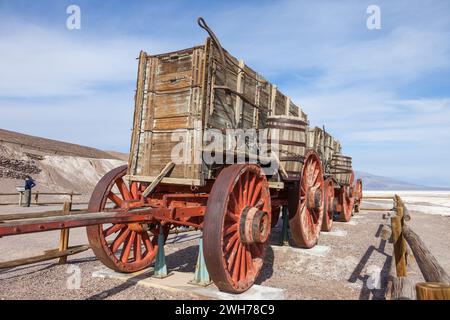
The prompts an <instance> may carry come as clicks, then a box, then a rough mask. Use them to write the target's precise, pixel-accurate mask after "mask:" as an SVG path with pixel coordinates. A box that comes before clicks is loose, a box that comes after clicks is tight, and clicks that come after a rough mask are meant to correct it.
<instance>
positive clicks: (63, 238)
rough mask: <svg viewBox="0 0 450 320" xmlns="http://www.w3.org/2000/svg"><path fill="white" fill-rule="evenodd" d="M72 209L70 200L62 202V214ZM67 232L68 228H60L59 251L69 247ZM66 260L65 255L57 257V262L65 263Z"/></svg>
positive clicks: (66, 213)
mask: <svg viewBox="0 0 450 320" xmlns="http://www.w3.org/2000/svg"><path fill="white" fill-rule="evenodd" d="M71 209H72V202H64V206H63V214H64V215H68V214H70V210H71ZM69 232H70V229H67V228H63V229H61V233H60V237H59V251H60V252H63V251H66V250H67V249H68V248H69ZM66 262H67V256H62V257H60V258H59V262H58V263H59V264H65V263H66Z"/></svg>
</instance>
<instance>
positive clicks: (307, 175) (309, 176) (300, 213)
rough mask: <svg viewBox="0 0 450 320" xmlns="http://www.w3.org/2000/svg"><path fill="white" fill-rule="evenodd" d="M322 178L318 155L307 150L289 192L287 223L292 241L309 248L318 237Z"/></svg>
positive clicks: (320, 219) (322, 199) (322, 187)
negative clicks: (294, 183) (300, 171)
mask: <svg viewBox="0 0 450 320" xmlns="http://www.w3.org/2000/svg"><path fill="white" fill-rule="evenodd" d="M323 202H324V181H323V172H322V163H321V161H320V157H319V155H318V154H317V153H316V152H315V151H313V150H310V151H308V152H307V153H306V155H305V162H304V165H303V169H302V173H301V176H300V182H299V183H298V185H297V187H296V189H295V190H294V191H293V192H290V193H289V226H290V228H291V235H292V239H293V241H294V243H295V244H296V245H297V246H299V247H303V248H312V247H314V246H315V245H316V244H317V241H318V239H319V233H320V228H321V226H322V219H323V209H324V208H323Z"/></svg>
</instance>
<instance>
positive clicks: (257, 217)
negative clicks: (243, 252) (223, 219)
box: [239, 207, 270, 244]
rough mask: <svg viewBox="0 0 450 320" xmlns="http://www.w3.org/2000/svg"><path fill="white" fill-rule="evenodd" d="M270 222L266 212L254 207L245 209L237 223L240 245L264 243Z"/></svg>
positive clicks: (267, 236) (267, 235)
mask: <svg viewBox="0 0 450 320" xmlns="http://www.w3.org/2000/svg"><path fill="white" fill-rule="evenodd" d="M269 233H270V222H269V215H268V214H267V212H265V211H263V210H260V209H258V208H256V207H245V208H244V210H243V211H242V214H241V219H240V223H239V235H240V240H241V242H242V243H246V244H252V243H264V242H266V241H267V239H268V238H269Z"/></svg>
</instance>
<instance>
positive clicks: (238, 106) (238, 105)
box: [234, 59, 245, 128]
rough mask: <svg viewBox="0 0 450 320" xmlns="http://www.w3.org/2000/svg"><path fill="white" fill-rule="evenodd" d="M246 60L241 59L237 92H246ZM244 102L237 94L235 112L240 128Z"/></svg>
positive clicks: (237, 124) (237, 125)
mask: <svg viewBox="0 0 450 320" xmlns="http://www.w3.org/2000/svg"><path fill="white" fill-rule="evenodd" d="M244 67H245V64H244V60H242V59H241V60H239V71H238V74H237V79H236V92H238V93H241V94H242V93H243V92H244V83H245V81H243V80H244ZM242 106H243V103H242V99H241V97H240V96H239V95H237V96H236V100H235V101H234V114H235V121H236V128H239V124H240V123H241V115H242V113H243V108H242Z"/></svg>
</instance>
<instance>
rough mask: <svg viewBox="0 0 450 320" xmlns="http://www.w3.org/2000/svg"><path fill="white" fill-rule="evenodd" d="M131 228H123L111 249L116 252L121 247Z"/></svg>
mask: <svg viewBox="0 0 450 320" xmlns="http://www.w3.org/2000/svg"><path fill="white" fill-rule="evenodd" d="M130 231H131V230H130V229H129V228H128V227H127V228H123V229H122V231H120V233H119V235H118V236H117V238H116V239H115V240H114V241H113V242H112V244H111V247H110V248H111V251H112V252H113V253H115V252H116V251H117V249H119V247H120V245H121V244H122V243H123V242H124V241H125V239H126V238H127V237H128V235H129V233H130Z"/></svg>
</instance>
